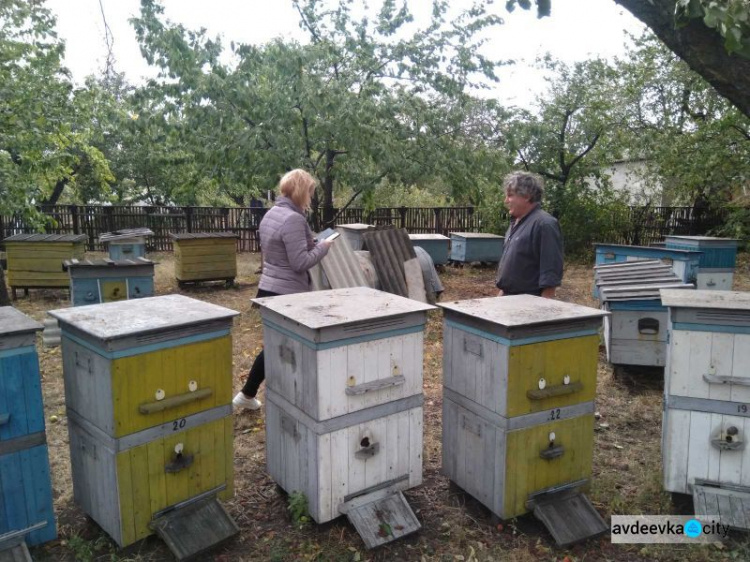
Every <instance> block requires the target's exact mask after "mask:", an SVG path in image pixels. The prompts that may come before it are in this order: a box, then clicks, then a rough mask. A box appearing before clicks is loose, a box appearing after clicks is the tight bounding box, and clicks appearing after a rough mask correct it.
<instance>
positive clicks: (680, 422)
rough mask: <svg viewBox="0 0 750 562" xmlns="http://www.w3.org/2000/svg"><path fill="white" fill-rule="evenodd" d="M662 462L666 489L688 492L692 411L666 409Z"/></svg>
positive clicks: (663, 427)
mask: <svg viewBox="0 0 750 562" xmlns="http://www.w3.org/2000/svg"><path fill="white" fill-rule="evenodd" d="M662 432H663V446H662V464H663V465H664V489H665V490H667V491H668V492H679V493H682V494H686V493H688V489H687V466H688V452H689V447H688V444H689V441H690V412H687V411H683V410H672V409H668V410H666V413H665V416H664V425H663V426H662Z"/></svg>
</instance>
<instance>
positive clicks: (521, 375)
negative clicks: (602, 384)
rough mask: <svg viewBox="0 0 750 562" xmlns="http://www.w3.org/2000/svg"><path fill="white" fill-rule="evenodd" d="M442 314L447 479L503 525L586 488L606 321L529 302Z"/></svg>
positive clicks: (468, 304) (465, 306)
mask: <svg viewBox="0 0 750 562" xmlns="http://www.w3.org/2000/svg"><path fill="white" fill-rule="evenodd" d="M440 306H441V307H442V308H443V309H444V312H445V318H444V323H443V471H444V473H445V474H446V475H447V476H448V477H449V478H450V479H451V480H452V481H454V482H455V483H456V484H458V485H459V486H460V487H461V488H463V489H464V490H466V491H467V492H468V493H469V494H471V495H472V496H474V497H475V498H476V499H477V500H479V501H480V502H481V503H483V504H484V505H485V506H487V507H488V508H489V509H490V511H492V512H493V513H495V514H496V515H498V516H499V517H501V518H503V519H508V518H511V517H516V516H518V515H521V514H523V513H526V512H527V511H529V509H530V508H529V505H530V504H529V503H528V502H530V501H531V502H533V501H534V498H536V497H539V496H541V495H544V494H547V493H550V492H551V491H553V490H554V491H561V490H572V489H576V488H579V487H584V486H585V485H586V484H587V483H588V481H589V479H590V477H591V464H592V455H593V443H594V434H593V429H594V427H593V426H594V417H593V413H594V396H595V393H596V373H597V362H598V350H599V335H598V329H599V327H600V326H601V322H602V317H603V316H605V315H607V313H606V312H603V311H601V310H596V309H593V308H588V307H583V306H578V305H574V304H568V303H564V302H560V301H555V300H551V299H543V298H540V297H533V296H528V295H519V296H511V297H499V298H497V297H496V298H485V299H473V300H466V301H457V302H451V303H446V304H441V305H440ZM593 513H594V515H595V512H593ZM595 518H598V520H599V521H600V520H601V518H600V517H598V515H596V517H595ZM601 525H603V522H601V523H600V526H601ZM602 530H603V529H600V530H599V531H597V532H601V531H602Z"/></svg>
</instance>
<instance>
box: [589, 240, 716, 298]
mask: <svg viewBox="0 0 750 562" xmlns="http://www.w3.org/2000/svg"><path fill="white" fill-rule="evenodd" d="M594 248H595V251H596V265H602V264H614V263H621V262H627V261H638V260H660V261H661V262H662V263H665V264H667V265H671V267H672V270H673V271H674V272H675V274H676V275H677V277H679V278H680V280H681V281H682V282H683V283H695V277H696V274H697V272H698V264H699V263H700V259H701V253H700V252H697V251H693V250H676V249H672V248H662V247H656V246H628V245H625V244H594ZM594 296H595V297H598V296H599V295H598V293H597V291H596V288H594Z"/></svg>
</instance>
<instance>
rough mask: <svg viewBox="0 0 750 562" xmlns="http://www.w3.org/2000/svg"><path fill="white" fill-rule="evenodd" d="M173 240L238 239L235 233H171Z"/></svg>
mask: <svg viewBox="0 0 750 562" xmlns="http://www.w3.org/2000/svg"><path fill="white" fill-rule="evenodd" d="M169 237H170V238H171V239H172V240H202V239H207V238H237V234H236V233H234V232H178V233H175V232H170V233H169Z"/></svg>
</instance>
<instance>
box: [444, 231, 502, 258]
mask: <svg viewBox="0 0 750 562" xmlns="http://www.w3.org/2000/svg"><path fill="white" fill-rule="evenodd" d="M450 235H451V261H457V262H463V263H470V262H474V261H484V262H495V263H497V262H499V261H500V256H501V255H502V254H503V241H504V240H505V239H504V238H503V237H502V236H498V235H496V234H484V233H477V232H451V233H450Z"/></svg>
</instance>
